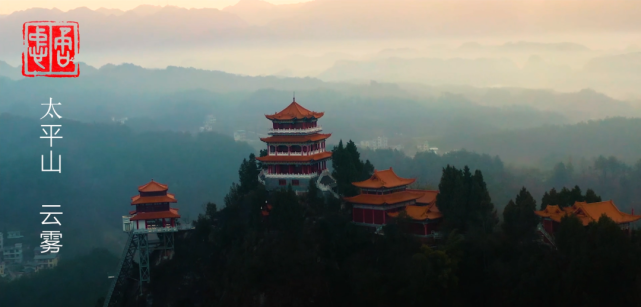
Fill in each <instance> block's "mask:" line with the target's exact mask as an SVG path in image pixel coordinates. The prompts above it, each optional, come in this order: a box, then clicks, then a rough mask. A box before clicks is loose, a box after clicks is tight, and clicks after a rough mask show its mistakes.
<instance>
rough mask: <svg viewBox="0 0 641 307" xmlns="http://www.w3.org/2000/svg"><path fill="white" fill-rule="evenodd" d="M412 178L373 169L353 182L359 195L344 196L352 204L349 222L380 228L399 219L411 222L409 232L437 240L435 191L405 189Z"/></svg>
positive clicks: (440, 217) (437, 223) (437, 211)
mask: <svg viewBox="0 0 641 307" xmlns="http://www.w3.org/2000/svg"><path fill="white" fill-rule="evenodd" d="M415 181H416V179H414V178H411V179H410V178H401V177H399V176H398V175H396V173H394V170H393V169H392V168H391V167H390V169H388V170H383V171H378V170H375V171H374V174H373V175H372V177H371V178H369V179H367V180H365V181H360V182H354V183H352V184H353V185H354V186H356V187H358V188H360V194H359V195H356V196H353V197H345V198H344V200H345V201H347V202H349V203H351V204H352V222H353V223H355V224H358V225H363V226H372V227H380V226H383V225H386V224H388V223H390V222H393V221H394V220H395V219H397V218H399V217H407V218H409V219H410V221H411V224H410V231H411V232H412V233H413V234H415V235H418V236H422V237H436V236H437V235H438V225H439V223H440V221H441V219H442V217H443V214H442V213H441V212H440V211H439V210H438V207H437V206H436V196H437V195H438V191H427V190H415V189H408V186H409V185H410V184H412V183H414V182H415Z"/></svg>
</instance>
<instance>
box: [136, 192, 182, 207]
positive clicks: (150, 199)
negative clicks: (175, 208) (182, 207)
mask: <svg viewBox="0 0 641 307" xmlns="http://www.w3.org/2000/svg"><path fill="white" fill-rule="evenodd" d="M177 202H178V201H177V200H176V197H175V196H174V194H171V193H167V195H162V196H144V197H141V196H140V195H136V196H133V197H132V198H131V204H132V205H141V204H154V203H177Z"/></svg>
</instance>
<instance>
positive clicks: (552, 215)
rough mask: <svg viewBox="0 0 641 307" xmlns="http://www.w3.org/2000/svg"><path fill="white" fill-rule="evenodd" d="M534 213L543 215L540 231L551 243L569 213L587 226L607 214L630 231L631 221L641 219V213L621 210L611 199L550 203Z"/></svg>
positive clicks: (622, 227)
mask: <svg viewBox="0 0 641 307" xmlns="http://www.w3.org/2000/svg"><path fill="white" fill-rule="evenodd" d="M633 213H634V212H633ZM534 214H536V215H538V216H540V217H541V224H542V227H539V231H540V232H541V233H542V234H543V235H544V237H545V238H546V240H547V241H548V242H549V243H553V242H552V241H553V238H552V237H551V235H552V236H553V235H554V233H556V231H557V230H558V229H559V224H560V223H561V218H563V217H564V216H566V215H568V214H574V215H576V217H578V218H579V220H581V222H582V223H583V225H584V226H587V225H588V224H590V222H598V221H599V218H601V216H602V215H604V214H605V215H606V216H607V217H609V218H610V219H612V220H613V221H614V222H615V223H617V224H619V226H621V229H624V230H628V231H629V230H630V223H632V222H635V221H638V220H639V219H641V215H634V214H629V213H624V212H621V211H619V208H617V206H616V205H615V204H614V202H613V201H611V200H608V201H602V202H597V203H586V202H575V203H574V205H572V206H571V207H565V208H561V207H559V206H551V205H548V206H546V207H545V209H543V210H541V211H534Z"/></svg>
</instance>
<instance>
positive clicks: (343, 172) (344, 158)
mask: <svg viewBox="0 0 641 307" xmlns="http://www.w3.org/2000/svg"><path fill="white" fill-rule="evenodd" d="M332 166H333V168H334V170H333V171H332V176H333V177H334V179H336V185H337V189H338V193H339V194H342V195H344V196H354V195H356V194H358V188H356V187H355V186H353V185H352V182H356V181H363V180H365V179H367V178H369V177H370V176H371V175H372V173H373V172H374V166H373V165H372V164H371V163H370V162H369V161H366V162H363V161H361V159H360V153H359V152H358V149H357V148H356V144H354V142H353V141H351V140H350V141H349V142H347V145H345V147H343V141H342V140H341V141H340V142H339V143H338V146H336V147H334V150H332Z"/></svg>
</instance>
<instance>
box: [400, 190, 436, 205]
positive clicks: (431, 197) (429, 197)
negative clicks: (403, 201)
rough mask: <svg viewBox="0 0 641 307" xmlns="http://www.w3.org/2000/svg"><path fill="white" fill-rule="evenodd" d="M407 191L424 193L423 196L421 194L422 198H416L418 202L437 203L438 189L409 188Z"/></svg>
mask: <svg viewBox="0 0 641 307" xmlns="http://www.w3.org/2000/svg"><path fill="white" fill-rule="evenodd" d="M406 191H412V192H421V193H423V196H421V198H419V199H417V200H416V203H417V204H422V205H429V204H435V203H436V196H437V195H438V191H434V190H414V189H407V190H406Z"/></svg>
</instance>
